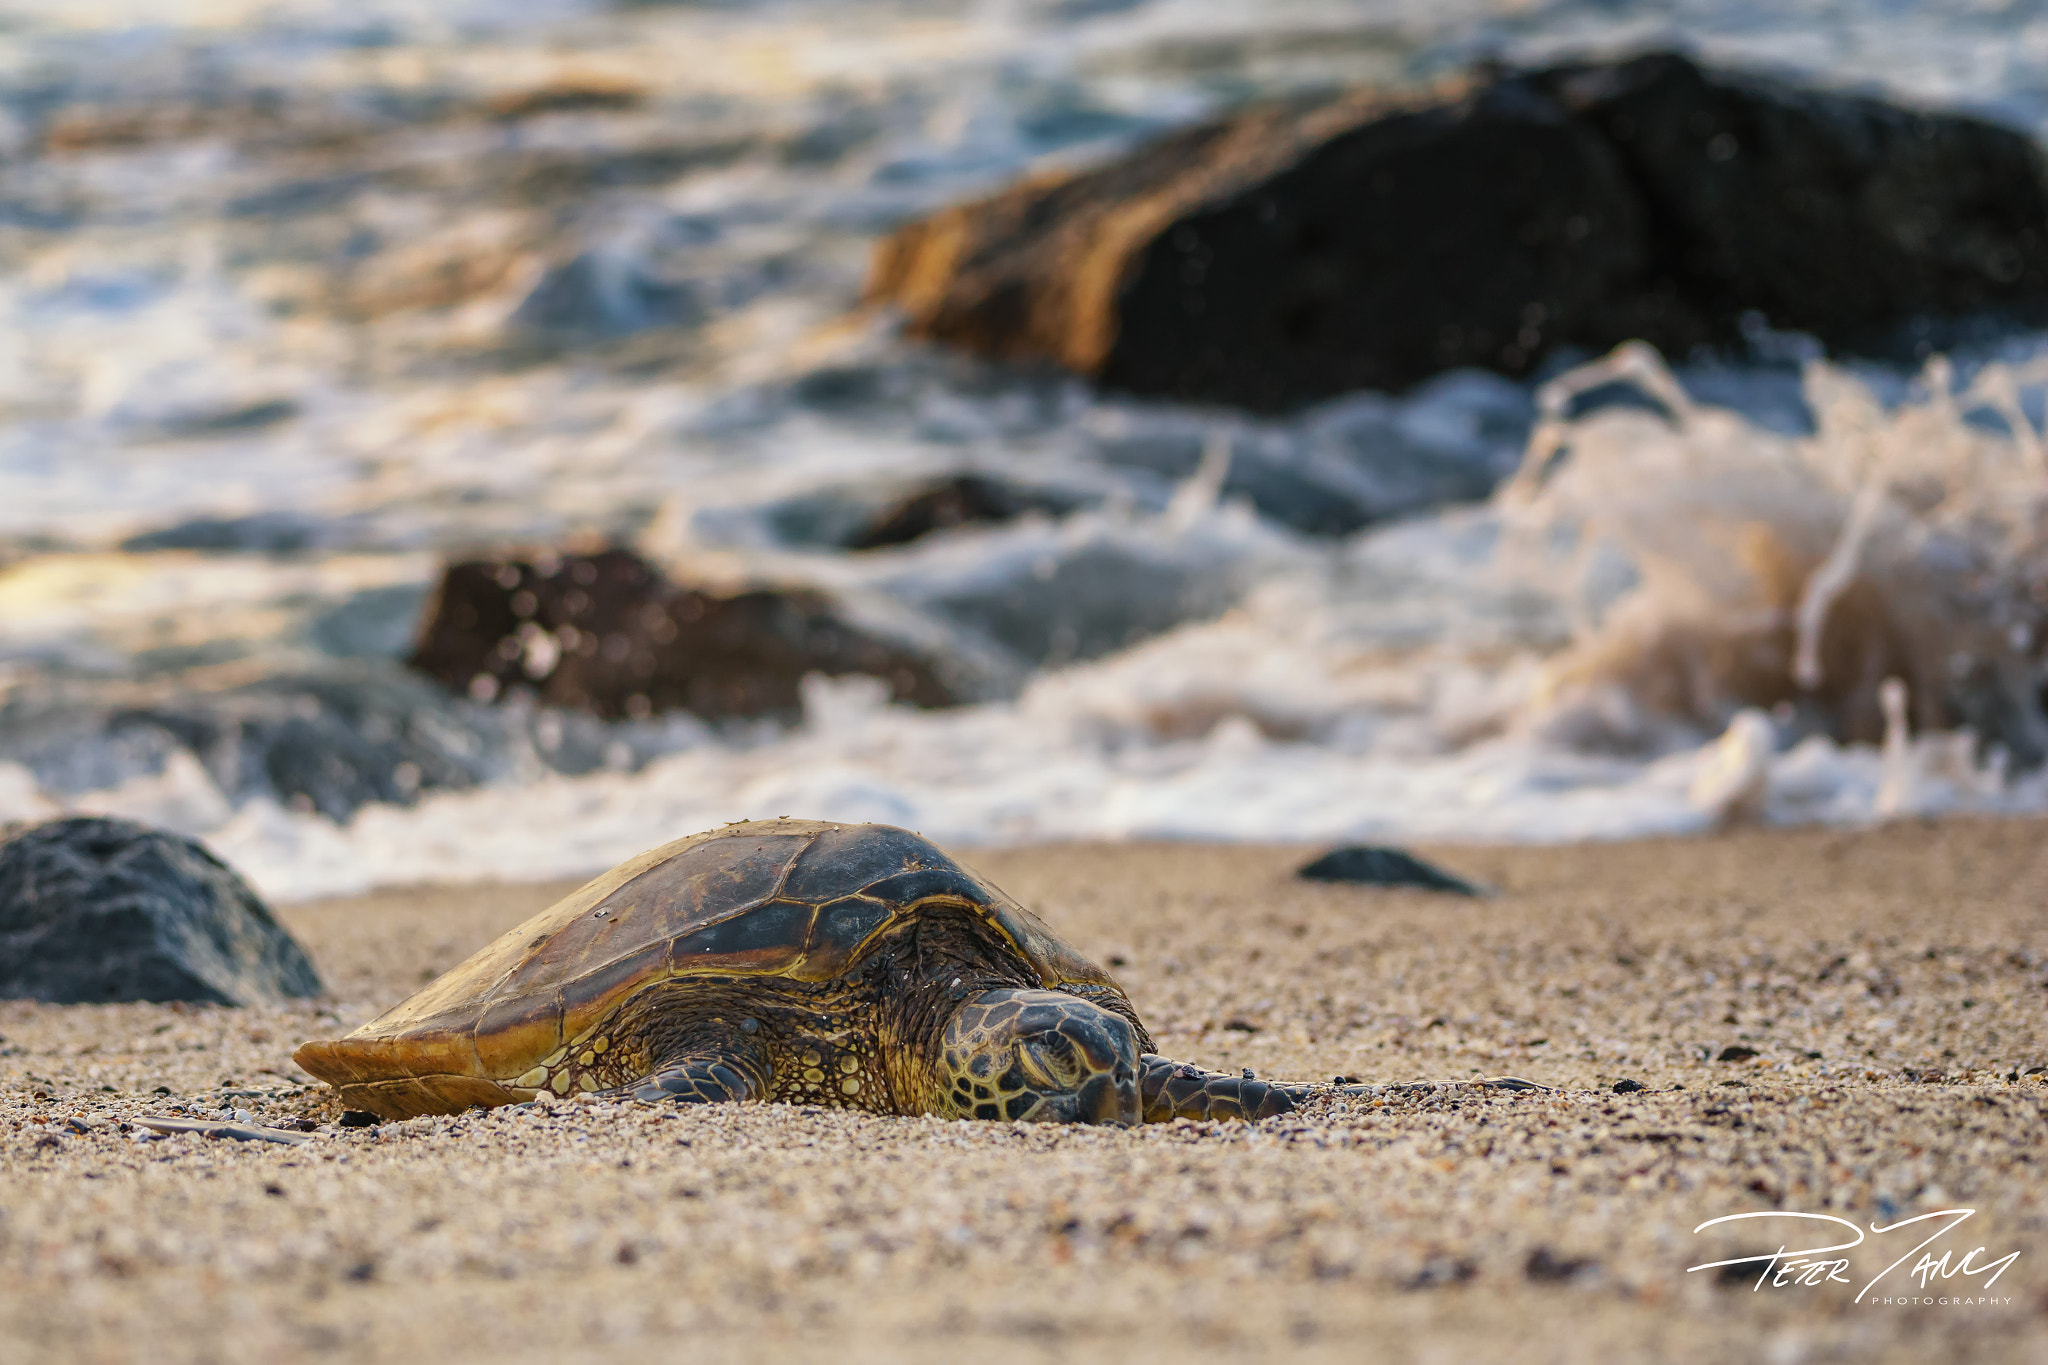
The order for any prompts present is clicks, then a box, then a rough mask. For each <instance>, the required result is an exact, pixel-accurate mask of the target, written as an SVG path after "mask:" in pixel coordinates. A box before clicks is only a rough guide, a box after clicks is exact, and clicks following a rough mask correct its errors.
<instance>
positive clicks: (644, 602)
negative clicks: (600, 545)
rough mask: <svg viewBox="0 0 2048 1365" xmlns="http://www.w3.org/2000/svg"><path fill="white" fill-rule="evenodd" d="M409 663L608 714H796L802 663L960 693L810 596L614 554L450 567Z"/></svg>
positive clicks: (948, 698)
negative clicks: (712, 584)
mask: <svg viewBox="0 0 2048 1365" xmlns="http://www.w3.org/2000/svg"><path fill="white" fill-rule="evenodd" d="M407 662H408V663H409V664H410V665H411V666H412V667H413V668H414V669H416V670H418V671H419V672H421V673H424V674H426V675H427V676H428V677H430V678H433V679H435V680H436V681H438V682H440V683H441V684H442V685H443V686H445V687H447V688H448V689H449V690H451V691H453V692H456V693H458V694H461V693H467V694H468V695H469V696H471V697H474V698H476V699H478V700H480V701H489V700H492V699H494V698H495V699H502V698H505V697H508V696H510V695H512V694H513V692H514V691H515V690H520V689H526V690H530V691H531V692H532V693H533V694H534V695H535V696H536V697H537V698H538V700H539V701H540V702H541V703H542V704H543V705H546V706H557V707H562V708H565V709H568V710H573V711H581V712H585V713H587V714H590V715H594V716H599V717H603V718H605V719H607V720H614V719H618V718H620V717H628V718H631V719H635V720H639V719H644V718H645V717H647V716H649V715H653V714H655V713H658V712H666V711H672V710H678V709H680V710H688V711H692V712H695V713H696V714H697V715H699V716H702V717H705V718H706V719H723V718H727V717H733V716H749V717H751V716H781V717H787V718H791V719H794V718H795V717H797V716H800V715H801V714H802V710H803V708H802V703H801V701H800V692H799V684H800V682H801V680H802V679H803V676H804V675H805V674H806V673H823V674H826V675H828V676H831V677H840V676H843V675H845V674H849V673H864V674H868V675H870V676H873V677H877V678H880V679H882V680H883V681H885V682H887V683H888V684H889V691H890V697H891V699H892V700H894V701H903V702H910V703H912V704H913V705H917V706H926V707H937V706H950V705H953V704H955V703H956V702H958V701H959V700H960V697H959V696H958V695H957V694H956V693H955V691H954V690H953V688H952V687H951V686H950V685H949V684H948V683H947V681H946V680H945V679H944V678H942V677H941V676H940V672H941V670H940V667H939V665H938V664H937V662H936V661H934V660H932V659H929V658H926V657H924V656H923V655H922V654H919V653H915V652H913V651H912V650H910V649H908V648H906V647H904V646H902V645H899V644H897V643H895V642H893V641H889V640H885V639H882V638H880V637H879V636H877V635H874V634H872V633H871V632H869V631H867V630H865V629H864V628H863V627H861V626H859V625H857V624H856V623H855V622H854V621H853V620H851V619H850V618H849V617H848V616H847V615H846V614H845V613H844V612H843V611H842V610H840V609H839V608H838V606H837V605H836V604H835V603H834V602H833V601H832V600H831V599H829V598H827V597H826V596H824V595H823V594H821V593H817V592H812V591H808V590H805V589H797V588H787V589H785V588H760V589H754V590H752V591H747V592H740V593H736V594H731V595H725V594H720V593H713V592H707V591H701V590H698V589H695V588H688V587H682V586H679V585H676V584H673V583H670V582H669V581H668V580H667V579H666V578H665V577H663V575H662V573H661V571H660V570H659V569H658V568H656V567H655V566H654V565H653V564H650V563H648V562H647V561H646V560H644V559H641V558H640V557H639V556H638V555H635V554H632V553H630V552H628V551H625V550H616V549H614V550H604V551H601V552H599V553H596V554H559V555H558V554H552V553H541V554H534V555H531V556H525V557H514V556H507V557H504V558H500V559H477V560H464V561H461V562H458V563H453V564H450V565H449V566H448V567H447V568H446V570H444V571H443V573H442V576H441V583H440V586H439V588H438V589H437V590H436V592H435V595H434V599H433V602H432V604H431V605H430V606H429V607H428V609H427V613H426V618H425V621H424V622H423V624H422V626H421V628H420V633H419V636H418V642H417V644H416V646H415V648H414V650H413V653H412V657H411V658H410V659H408V660H407Z"/></svg>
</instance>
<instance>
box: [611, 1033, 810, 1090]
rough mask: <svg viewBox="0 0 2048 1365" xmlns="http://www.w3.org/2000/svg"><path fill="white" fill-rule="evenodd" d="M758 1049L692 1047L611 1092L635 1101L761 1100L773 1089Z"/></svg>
mask: <svg viewBox="0 0 2048 1365" xmlns="http://www.w3.org/2000/svg"><path fill="white" fill-rule="evenodd" d="M771 1074H772V1073H771V1069H770V1065H769V1061H768V1058H767V1056H766V1055H765V1054H764V1053H763V1052H762V1050H761V1049H759V1048H755V1047H749V1046H746V1045H745V1044H734V1045H727V1046H719V1045H713V1046H708V1047H696V1048H692V1049H690V1050H688V1051H686V1052H681V1053H676V1054H672V1055H670V1056H669V1057H667V1058H666V1059H665V1060H664V1061H663V1062H662V1064H661V1065H660V1066H659V1067H656V1068H655V1069H654V1070H653V1071H652V1072H650V1073H648V1074H647V1075H646V1076H644V1077H642V1078H641V1079H640V1080H637V1081H635V1082H633V1084H631V1085H628V1086H622V1087H620V1088H619V1089H618V1090H615V1091H612V1092H611V1093H612V1094H614V1095H618V1096H628V1095H630V1096H631V1097H632V1098H634V1099H636V1100H674V1101H676V1102H677V1103H680V1104H737V1103H739V1102H740V1101H742V1100H765V1099H767V1098H768V1095H769V1093H770V1091H771V1090H772V1089H773V1087H772V1085H771V1083H770V1076H771Z"/></svg>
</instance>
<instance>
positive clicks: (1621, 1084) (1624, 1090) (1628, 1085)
mask: <svg viewBox="0 0 2048 1365" xmlns="http://www.w3.org/2000/svg"><path fill="white" fill-rule="evenodd" d="M1642 1088H1643V1083H1642V1082H1641V1081H1631V1080H1626V1079H1624V1080H1619V1081H1616V1082H1615V1083H1614V1087H1613V1089H1614V1093H1615V1094H1617V1095H1633V1094H1635V1093H1637V1092H1638V1091H1640V1090H1641V1089H1642Z"/></svg>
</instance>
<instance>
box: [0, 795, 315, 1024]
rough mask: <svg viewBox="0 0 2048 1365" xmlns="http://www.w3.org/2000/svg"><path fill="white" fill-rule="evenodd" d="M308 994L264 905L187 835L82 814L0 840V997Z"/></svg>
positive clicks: (68, 999) (311, 987)
mask: <svg viewBox="0 0 2048 1365" xmlns="http://www.w3.org/2000/svg"><path fill="white" fill-rule="evenodd" d="M320 989H321V986H320V977H319V974H318V973H316V972H315V971H314V970H313V964H312V962H311V961H310V960H309V959H308V958H307V957H306V954H305V951H304V950H303V949H301V948H300V947H299V945H298V944H297V943H296V942H294V941H293V940H292V937H291V935H289V934H287V933H286V932H285V931H284V930H283V929H282V928H281V927H279V925H278V923H277V921H276V920H275V919H273V918H272V917H271V914H270V910H269V908H268V907H266V906H265V905H264V904H263V902H262V901H261V900H259V899H258V898H257V896H256V893H255V892H254V891H251V890H250V889H249V887H248V884H247V883H245V882H244V881H243V880H242V879H241V878H240V877H238V876H236V875H235V874H234V872H233V871H232V870H231V869H229V868H228V867H227V866H226V865H225V864H224V863H222V862H221V861H220V860H219V859H218V858H216V857H214V856H213V855H212V854H211V853H209V852H207V851H206V849H205V848H203V847H202V846H200V845H199V844H198V843H197V842H195V841H193V840H191V839H187V838H185V837H184V836H182V835H178V834H172V833H170V832H168V831H165V830H160V829H150V828H149V827H147V826H145V825H138V824H134V823H132V822H130V821H127V820H108V819H101V818H99V817H95V816H83V817H76V818H72V819H66V820H52V821H50V822H48V823H47V824H41V825H36V826H33V827H31V828H29V829H27V830H24V831H23V832H21V833H19V834H17V835H15V836H14V837H13V838H11V839H9V840H8V841H7V842H6V843H5V844H0V998H13V999H26V1000H43V1001H49V1002H51V1003H54V1004H86V1003H106V1002H110V1001H117V1000H157V1001H163V1000H189V1001H194V1002H200V1003H206V1004H214V1005H247V1004H256V1003H259V1002H266V1001H272V1000H277V999H279V998H281V997H304V996H310V995H318V994H319V993H320Z"/></svg>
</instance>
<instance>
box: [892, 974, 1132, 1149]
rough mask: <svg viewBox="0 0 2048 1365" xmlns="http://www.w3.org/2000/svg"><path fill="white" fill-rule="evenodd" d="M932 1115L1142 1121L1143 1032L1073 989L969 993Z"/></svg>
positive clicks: (949, 1036) (953, 1028)
mask: <svg viewBox="0 0 2048 1365" xmlns="http://www.w3.org/2000/svg"><path fill="white" fill-rule="evenodd" d="M935 1080H936V1085H935V1091H936V1096H935V1098H936V1103H934V1104H933V1105H932V1112H933V1113H935V1114H942V1115H945V1116H946V1117H949V1118H961V1119H1026V1120H1030V1121H1034V1122H1041V1123H1117V1124H1123V1125H1125V1126H1131V1125H1134V1124H1136V1123H1138V1122H1139V1120H1140V1109H1139V1105H1138V1035H1137V1030H1136V1029H1134V1028H1132V1027H1131V1023H1130V1021H1129V1020H1127V1019H1125V1018H1124V1017H1123V1016H1122V1015H1120V1014H1115V1013H1112V1012H1111V1011H1109V1010H1106V1009H1103V1008H1102V1007H1101V1006H1099V1005H1092V1004H1090V1003H1089V1002H1088V1001H1086V1000H1082V999H1080V998H1078V997H1076V996H1072V995H1068V994H1066V993H1065V992H1064V991H1043V990H994V991H982V992H980V993H979V994H976V995H971V996H969V997H968V998H967V999H966V1000H965V1001H963V1002H962V1003H961V1004H960V1006H959V1007H958V1008H957V1009H956V1010H954V1012H953V1016H952V1018H951V1019H949V1020H948V1021H947V1023H946V1031H945V1038H944V1049H943V1051H942V1053H941V1056H940V1061H939V1074H938V1076H937V1077H936V1078H935Z"/></svg>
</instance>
